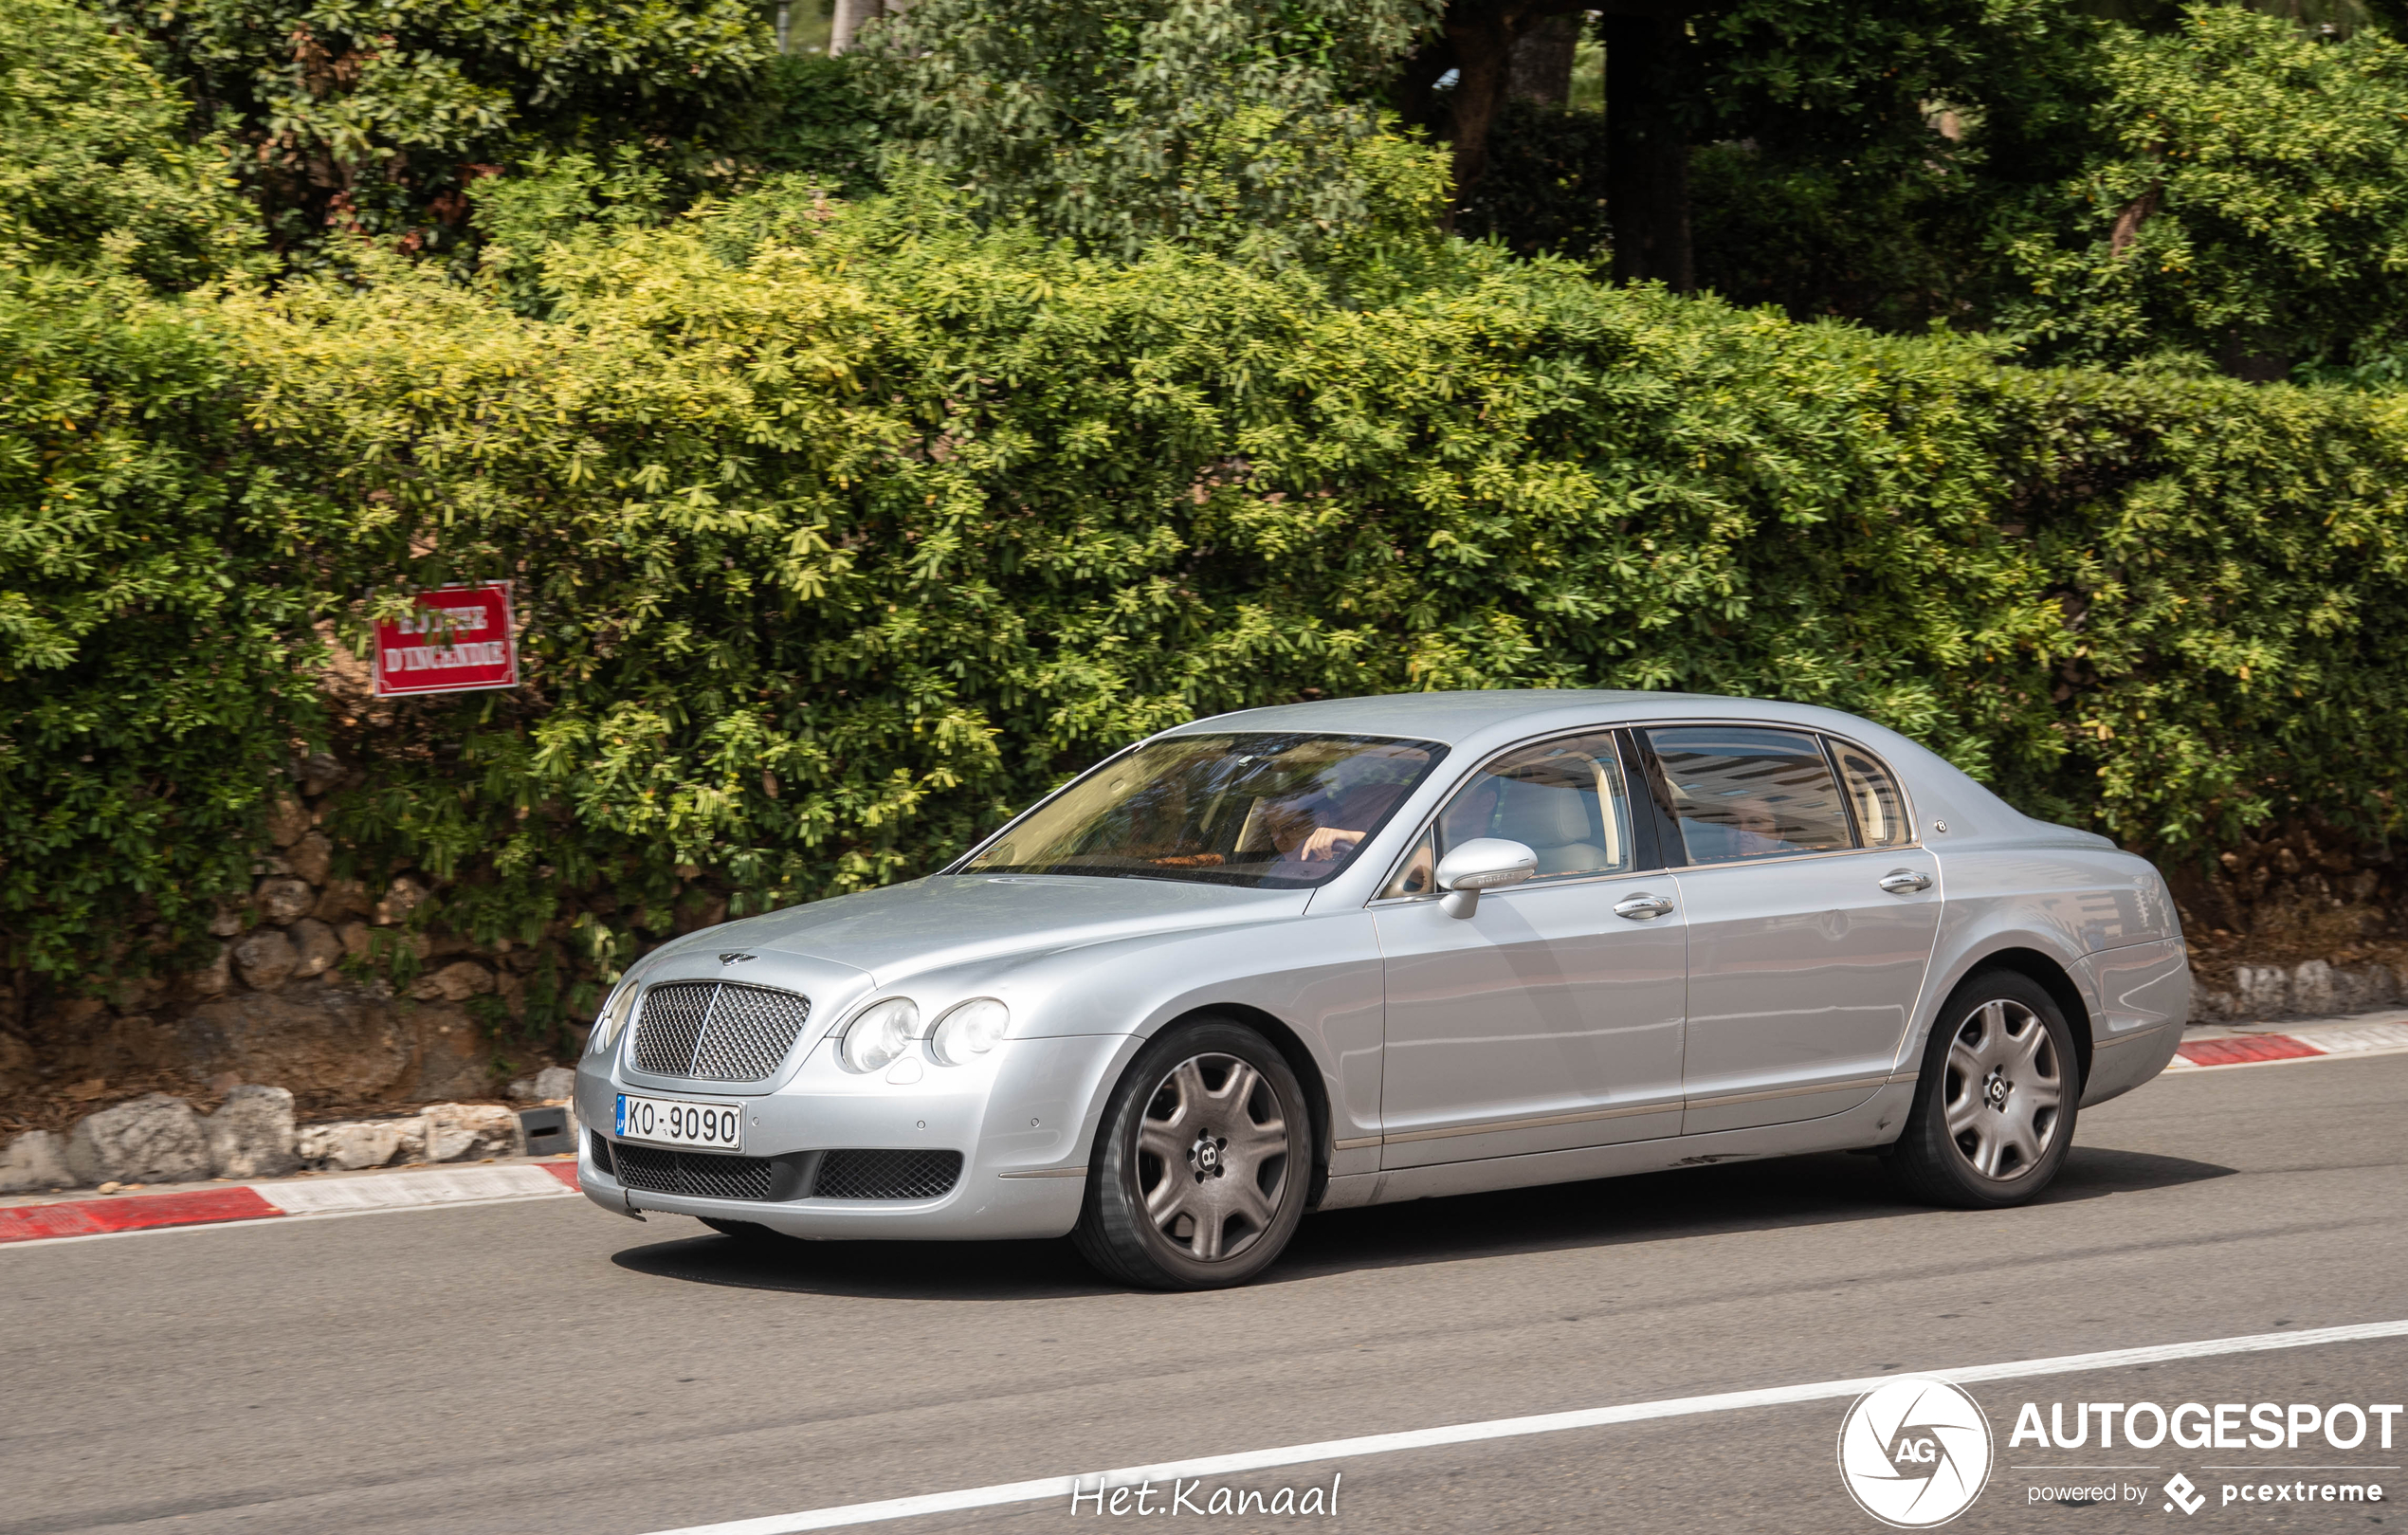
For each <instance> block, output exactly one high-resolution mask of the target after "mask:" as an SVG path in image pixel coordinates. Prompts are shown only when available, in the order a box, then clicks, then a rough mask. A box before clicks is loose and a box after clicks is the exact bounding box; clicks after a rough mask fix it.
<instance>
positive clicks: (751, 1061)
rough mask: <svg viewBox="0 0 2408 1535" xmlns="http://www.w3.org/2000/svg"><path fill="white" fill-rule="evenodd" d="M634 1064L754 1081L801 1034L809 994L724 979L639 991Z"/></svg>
mask: <svg viewBox="0 0 2408 1535" xmlns="http://www.w3.org/2000/svg"><path fill="white" fill-rule="evenodd" d="M643 1009H644V1011H643V1012H642V1014H639V1015H638V1017H637V1019H636V1024H635V1043H634V1046H633V1051H634V1056H635V1069H637V1070H639V1071H646V1072H649V1073H651V1074H652V1075H654V1076H663V1077H692V1078H694V1079H695V1080H697V1081H702V1082H758V1081H760V1080H761V1079H762V1078H763V1077H766V1076H768V1075H770V1074H771V1073H772V1072H774V1071H775V1070H776V1069H777V1067H778V1063H780V1062H781V1061H783V1060H785V1059H786V1052H787V1051H791V1050H793V1049H794V1041H795V1040H797V1039H799V1038H801V1037H802V1032H803V1025H804V1024H805V1023H807V1022H809V1021H810V1019H811V998H810V997H808V996H797V995H796V994H794V993H793V992H780V991H773V990H772V989H770V988H769V987H766V986H739V985H737V984H736V983H734V982H733V981H724V980H670V981H663V982H662V983H661V984H660V985H658V986H653V987H650V988H648V989H647V990H646V992H645V993H644V1002H643Z"/></svg>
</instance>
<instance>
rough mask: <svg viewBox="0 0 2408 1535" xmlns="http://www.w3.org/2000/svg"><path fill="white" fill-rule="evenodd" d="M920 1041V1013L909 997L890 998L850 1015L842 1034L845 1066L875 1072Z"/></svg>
mask: <svg viewBox="0 0 2408 1535" xmlns="http://www.w3.org/2000/svg"><path fill="white" fill-rule="evenodd" d="M919 1037H920V1009H919V1008H918V1007H917V1006H916V1005H914V1004H913V1002H912V1000H911V998H910V997H908V996H890V997H888V998H886V999H885V1001H883V1002H880V1003H878V1004H877V1005H876V1006H874V1007H869V1008H866V1009H864V1010H863V1011H862V1012H860V1013H858V1014H854V1015H853V1021H852V1022H851V1023H850V1024H849V1025H848V1026H847V1028H846V1030H845V1044H844V1057H845V1064H846V1065H847V1066H848V1067H850V1068H851V1069H854V1070H856V1071H875V1070H877V1069H879V1068H880V1067H882V1066H885V1064H886V1063H887V1062H889V1061H891V1060H893V1059H894V1058H895V1057H896V1056H898V1055H901V1054H902V1053H903V1048H904V1047H905V1046H907V1045H909V1044H910V1043H911V1042H912V1041H913V1040H915V1039H917V1038H919Z"/></svg>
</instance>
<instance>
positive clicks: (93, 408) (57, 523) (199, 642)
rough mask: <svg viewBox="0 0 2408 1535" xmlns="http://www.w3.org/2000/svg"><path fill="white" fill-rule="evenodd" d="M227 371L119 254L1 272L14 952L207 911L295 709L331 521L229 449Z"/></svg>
mask: <svg viewBox="0 0 2408 1535" xmlns="http://www.w3.org/2000/svg"><path fill="white" fill-rule="evenodd" d="M234 375H235V368H234V364H233V361H232V359H231V357H230V356H228V351H227V349H226V348H224V347H223V346H222V345H221V344H219V342H218V340H217V338H214V337H213V336H212V335H211V334H210V331H209V328H208V322H207V317H206V315H205V314H203V313H200V312H197V311H195V310H193V309H192V308H188V307H184V306H176V305H170V304H165V303H162V302H158V301H156V300H154V299H152V298H151V297H149V296H148V294H147V293H146V292H145V290H144V289H143V288H142V287H141V285H140V284H138V283H136V282H135V281H134V280H133V279H131V278H129V277H125V276H121V275H117V276H109V277H86V276H80V275H68V274H65V273H63V272H60V271H57V270H46V271H41V272H36V273H33V274H17V275H11V276H7V277H0V381H5V382H0V931H5V932H7V933H8V934H9V935H11V942H10V943H9V947H10V948H11V949H12V950H13V951H14V952H13V953H12V954H10V955H9V956H8V959H9V963H11V964H15V965H29V966H31V967H32V968H33V969H35V970H37V971H56V970H60V969H64V970H67V971H68V972H69V973H71V974H72V973H77V972H80V971H82V970H85V969H92V968H110V969H115V968H118V967H119V964H120V963H122V964H123V965H124V967H125V968H129V969H142V968H147V967H148V966H149V965H150V964H151V963H153V962H155V959H156V958H157V954H156V953H155V950H157V949H159V948H162V947H164V948H170V949H172V948H173V946H174V944H175V941H177V940H179V939H183V938H189V937H191V936H192V935H193V934H194V933H195V932H196V931H197V930H198V929H199V928H201V927H205V926H206V925H207V924H208V923H209V922H210V918H211V917H213V916H214V915H215V906H214V905H213V903H212V900H211V897H212V896H214V895H216V894H218V893H220V892H223V891H230V890H235V889H240V888H242V887H244V886H247V884H248V882H249V881H248V876H249V873H250V867H251V857H252V849H253V848H255V847H256V846H258V845H259V840H260V836H261V831H260V828H261V826H262V824H263V822H264V820H265V810H266V804H267V795H268V791H269V788H270V783H271V778H272V776H273V775H274V774H275V773H276V772H277V771H278V770H280V769H282V768H283V767H284V766H285V765H286V763H287V762H288V761H289V759H290V753H291V750H292V747H293V743H294V741H295V740H297V739H299V738H301V737H304V736H306V735H308V734H310V733H311V732H312V731H313V730H314V729H315V722H316V719H317V715H318V697H317V686H316V667H315V666H314V664H313V655H314V652H315V650H316V648H317V647H316V635H315V634H314V633H313V632H312V630H311V627H310V620H311V618H312V616H313V615H314V612H316V609H317V607H318V604H319V601H320V599H319V597H318V596H317V595H315V593H316V590H317V581H316V571H315V570H314V569H313V565H314V563H315V562H316V561H317V560H319V559H322V558H324V557H325V555H326V553H327V552H328V550H329V549H330V548H331V547H333V546H335V545H337V544H338V543H339V541H340V539H339V532H338V530H337V529H334V528H331V527H328V526H327V525H325V524H323V523H322V522H317V521H312V517H311V510H310V507H309V504H308V503H305V502H302V501H299V500H296V499H294V498H291V497H289V496H287V495H286V494H285V493H284V492H283V490H282V488H281V487H280V486H279V484H278V483H277V481H276V477H275V476H274V475H273V473H271V472H268V471H265V470H263V469H262V468H260V467H259V466H257V464H256V463H255V462H254V461H252V460H250V459H249V458H248V457H247V456H246V454H245V453H244V452H243V450H242V445H241V441H240V437H241V419H240V413H239V406H238V402H237V400H236V398H235V396H234V393H233V391H234V388H235V377H234ZM129 945H132V947H133V948H134V950H135V952H134V953H133V954H131V955H130V956H128V955H126V954H125V953H124V951H125V950H126V949H127V948H128V946H129Z"/></svg>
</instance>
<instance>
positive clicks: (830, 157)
mask: <svg viewBox="0 0 2408 1535" xmlns="http://www.w3.org/2000/svg"><path fill="white" fill-rule="evenodd" d="M862 66H863V61H862V60H861V59H860V58H859V57H858V56H857V55H853V54H846V55H843V56H841V57H838V58H834V59H830V58H828V57H825V56H824V55H813V54H808V53H789V54H783V55H781V56H779V57H778V58H777V59H776V60H775V61H774V62H773V63H772V64H771V65H770V67H769V70H768V72H767V74H766V75H765V76H764V77H763V78H762V81H761V85H760V94H759V101H758V105H757V112H758V118H757V125H756V126H755V128H754V130H753V134H752V137H751V138H750V140H749V141H748V142H747V143H746V144H745V146H744V147H745V150H746V152H747V157H748V158H749V159H750V161H751V162H752V163H754V164H756V165H757V166H758V167H759V168H760V169H761V170H762V171H764V172H766V173H768V174H773V175H776V174H794V175H806V176H810V177H812V179H813V180H815V181H817V182H818V183H819V184H820V185H822V186H823V187H825V188H826V189H827V190H828V191H829V192H845V193H848V194H849V195H852V196H856V197H859V196H863V195H866V194H867V193H870V192H876V191H878V190H879V188H880V186H881V185H882V183H881V181H880V179H879V174H878V160H879V155H880V154H881V153H882V146H883V145H884V144H885V138H886V136H887V132H888V127H887V121H886V117H885V113H884V112H883V111H881V110H880V108H879V105H878V103H877V102H876V101H873V100H872V99H871V96H870V94H869V90H868V82H867V81H865V80H864V79H863V72H864V71H863V67H862Z"/></svg>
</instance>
